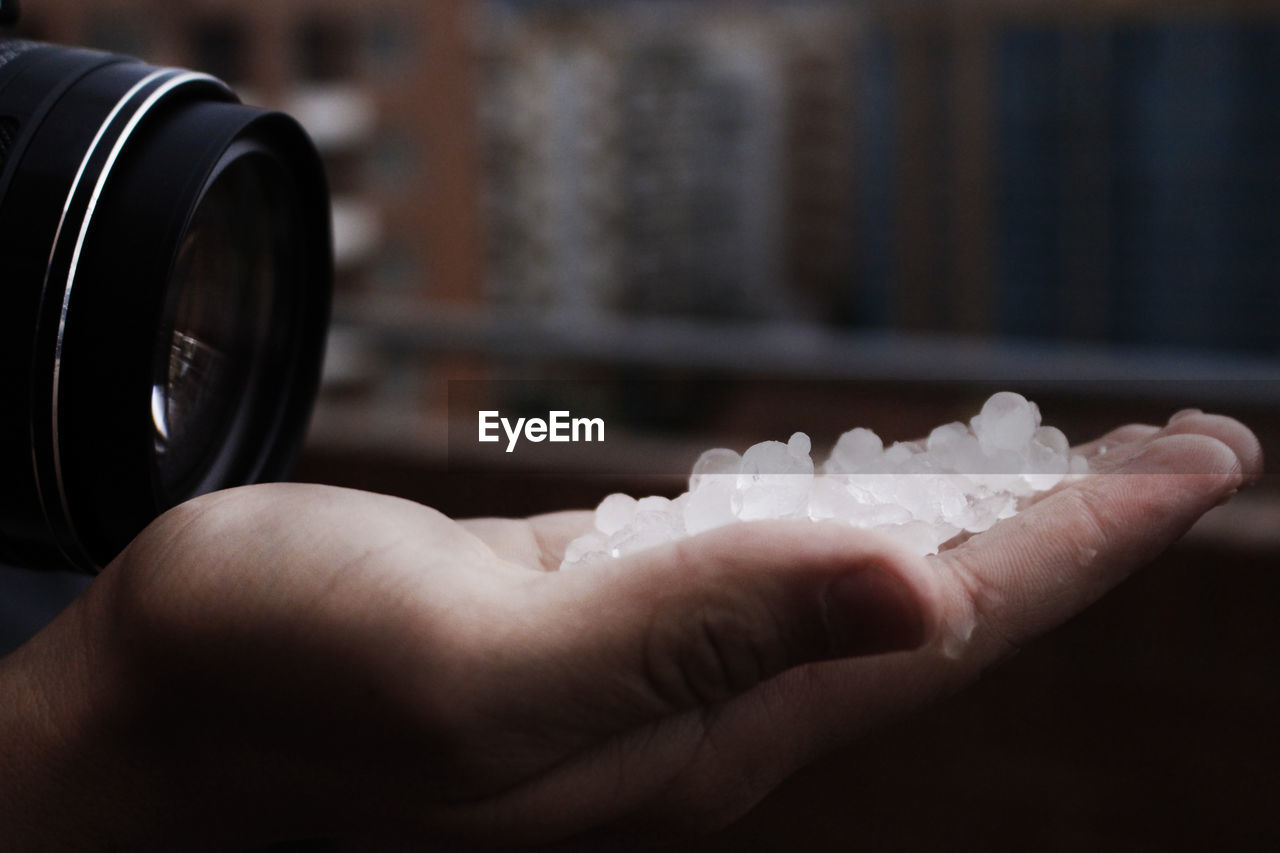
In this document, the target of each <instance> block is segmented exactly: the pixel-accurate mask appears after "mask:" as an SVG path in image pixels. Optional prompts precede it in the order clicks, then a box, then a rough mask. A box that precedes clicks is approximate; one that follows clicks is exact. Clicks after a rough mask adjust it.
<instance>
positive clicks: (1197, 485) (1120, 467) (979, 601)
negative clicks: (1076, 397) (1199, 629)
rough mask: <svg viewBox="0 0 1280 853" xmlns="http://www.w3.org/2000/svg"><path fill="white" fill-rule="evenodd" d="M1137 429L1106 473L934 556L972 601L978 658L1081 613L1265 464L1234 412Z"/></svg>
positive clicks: (1109, 462)
mask: <svg viewBox="0 0 1280 853" xmlns="http://www.w3.org/2000/svg"><path fill="white" fill-rule="evenodd" d="M1135 435H1137V436H1138V437H1137V438H1136V440H1130V441H1129V442H1128V443H1125V444H1122V445H1120V447H1119V452H1117V453H1115V454H1114V455H1110V456H1109V458H1108V459H1107V462H1106V466H1105V470H1103V471H1101V472H1100V473H1096V474H1093V475H1090V476H1086V477H1083V478H1081V479H1079V480H1077V481H1075V482H1073V483H1071V484H1069V485H1067V486H1065V487H1063V488H1062V489H1060V490H1058V491H1057V492H1054V493H1052V494H1050V495H1049V496H1047V497H1046V498H1044V499H1043V500H1041V501H1039V502H1038V503H1036V504H1034V505H1033V506H1031V507H1029V508H1028V509H1026V510H1024V511H1023V512H1022V513H1020V514H1019V515H1017V516H1015V517H1014V518H1011V519H1007V520H1006V521H1003V522H1001V523H1000V524H998V525H996V526H995V527H993V528H992V529H991V530H988V531H987V532H985V533H983V534H981V535H978V536H974V537H973V538H971V539H970V540H968V541H967V542H965V543H964V544H962V545H960V546H958V547H956V548H954V549H952V550H950V551H947V552H945V553H943V554H941V555H939V557H938V558H937V559H938V561H939V565H940V568H942V569H943V570H944V571H945V572H946V573H947V574H948V575H949V576H951V577H954V578H955V580H956V581H957V582H958V583H959V584H960V585H961V586H962V587H963V590H964V592H965V593H966V597H967V599H968V601H969V602H970V603H971V604H972V606H973V608H974V610H975V614H974V615H975V617H976V629H977V633H976V634H975V636H974V638H973V641H974V643H975V644H976V645H977V646H978V648H976V649H974V650H973V651H974V652H975V653H976V654H977V656H978V657H980V658H982V657H986V656H988V655H991V656H996V655H999V654H1001V653H1002V652H1003V651H1006V650H1007V649H1008V648H1009V647H1016V646H1017V645H1019V644H1021V643H1022V642H1024V641H1025V640H1026V639H1028V638H1030V637H1032V636H1035V635H1036V634H1038V633H1041V632H1043V631H1045V630H1048V629H1049V628H1052V627H1054V626H1056V625H1058V624H1060V623H1061V622H1063V621H1065V620H1066V619H1068V618H1070V617H1071V616H1072V615H1074V614H1075V613H1077V612H1079V611H1080V610H1083V609H1084V608H1085V607H1086V606H1088V605H1089V604H1090V603H1092V602H1093V601H1095V600H1096V599H1098V598H1099V597H1101V596H1102V595H1103V594H1104V593H1105V592H1107V591H1108V590H1110V589H1111V588H1112V587H1114V586H1115V585H1116V584H1118V583H1119V582H1120V581H1121V580H1123V579H1124V578H1125V577H1127V576H1128V575H1129V574H1130V573H1131V572H1133V571H1134V570H1135V569H1137V568H1138V567H1140V566H1141V565H1143V564H1145V563H1147V562H1149V561H1151V560H1152V559H1153V558H1155V557H1156V556H1157V555H1158V554H1159V553H1160V552H1161V551H1163V550H1164V549H1165V548H1166V547H1168V546H1169V545H1170V544H1171V543H1172V542H1174V541H1175V540H1176V539H1178V538H1179V537H1181V536H1182V534H1184V533H1185V532H1186V531H1187V530H1188V529H1189V528H1190V527H1191V525H1192V524H1193V523H1194V522H1195V521H1196V519H1198V518H1199V517H1200V516H1201V515H1203V514H1204V513H1205V512H1207V511H1208V510H1210V509H1212V508H1213V507H1214V506H1216V505H1217V504H1219V503H1221V502H1222V501H1223V500H1224V499H1225V498H1227V497H1229V496H1230V495H1231V494H1232V493H1234V492H1235V491H1236V490H1237V489H1239V488H1240V487H1241V486H1242V485H1244V484H1245V483H1246V482H1248V481H1249V480H1251V479H1253V478H1255V477H1256V476H1257V475H1258V474H1259V473H1260V472H1261V469H1262V457H1261V452H1260V450H1259V449H1258V443H1257V439H1256V438H1255V437H1254V436H1253V433H1252V432H1250V431H1249V430H1248V429H1247V428H1245V427H1244V426H1243V425H1241V424H1240V423H1239V422H1237V421H1234V420H1231V419H1230V418H1223V417H1221V416H1215V415H1204V414H1200V413H1196V414H1194V415H1191V416H1184V417H1181V418H1178V419H1176V420H1175V421H1173V422H1171V423H1170V424H1169V425H1167V426H1165V427H1164V428H1163V429H1161V430H1159V431H1158V432H1155V433H1148V434H1147V435H1146V436H1145V437H1142V436H1141V435H1140V434H1137V433H1130V434H1129V435H1128V436H1127V437H1130V438H1131V439H1133V437H1134V436H1135ZM984 647H988V648H984Z"/></svg>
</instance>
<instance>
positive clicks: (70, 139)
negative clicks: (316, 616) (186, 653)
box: [0, 39, 332, 571]
mask: <svg viewBox="0 0 1280 853" xmlns="http://www.w3.org/2000/svg"><path fill="white" fill-rule="evenodd" d="M0 270H3V278H4V282H3V288H0V482H3V483H4V486H3V488H0V561H4V562H9V563H16V564H21V565H29V566H34V567H59V566H62V567H65V566H67V565H72V566H75V567H78V568H80V569H83V570H88V571H93V570H96V569H98V568H100V567H101V566H103V565H105V564H106V563H107V562H109V561H110V559H111V558H112V557H114V556H115V554H117V553H118V552H119V551H120V550H121V549H123V547H124V546H125V545H127V544H128V542H129V541H130V540H131V539H132V538H133V536H135V535H136V534H137V533H138V532H139V531H140V530H141V529H142V528H143V527H145V526H146V524H147V523H149V522H150V521H151V520H152V519H153V518H155V517H156V516H157V515H158V514H160V513H161V512H163V511H164V510H165V509H168V508H169V507H172V506H175V505H177V504H179V503H181V502H183V501H185V500H187V499H189V498H191V497H194V496H196V495H200V494H203V493H206V492H209V491H213V490H216V489H220V488H225V487H229V486H234V485H240V484H244V483H252V482H258V481H261V480H267V479H276V478H279V477H281V476H283V475H284V474H285V473H286V472H287V470H288V468H289V466H290V464H291V463H292V460H293V457H294V455H295V454H296V452H297V449H298V446H299V444H300V442H301V438H302V434H303V432H304V430H305V427H306V423H307V419H308V416H309V414H310V409H311V405H312V403H313V400H314V397H315V393H316V388H317V386H318V382H319V370H320V362H321V355H322V350H323V343H324V333H325V328H326V326H327V323H328V307H329V294H330V289H331V280H332V249H331V237H330V233H329V214H328V197H327V191H326V189H325V184H324V176H323V171H322V168H321V166H320V161H319V157H318V155H317V154H316V152H315V150H314V147H313V146H312V144H311V143H310V140H309V139H308V138H307V136H306V134H305V133H304V132H303V131H302V129H301V128H300V127H299V126H298V125H297V124H296V123H295V122H294V121H293V120H292V119H289V118H288V117H286V116H284V115H282V114H279V113H274V112H270V111H265V110H259V109H254V108H250V107H246V106H244V105H242V104H240V103H238V102H237V101H236V100H235V98H234V96H233V95H232V94H231V93H230V91H229V90H228V89H227V88H226V87H225V86H224V85H223V84H221V83H220V82H218V81H217V80H214V79H213V78H211V77H208V76H206V75H202V74H197V73H193V72H188V71H182V70H179V69H158V68H154V67H151V66H148V65H145V64H143V63H140V62H137V61H134V60H130V59H127V58H124V57H119V56H113V55H108V54H101V53H96V52H92V51H85V50H77V49H70V48H61V47H53V46H49V45H41V44H34V43H30V42H19V41H15V40H5V39H0Z"/></svg>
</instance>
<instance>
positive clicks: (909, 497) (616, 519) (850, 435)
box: [561, 391, 1090, 568]
mask: <svg viewBox="0 0 1280 853" xmlns="http://www.w3.org/2000/svg"><path fill="white" fill-rule="evenodd" d="M812 450H813V447H812V443H811V442H810V440H809V436H808V435H806V434H805V433H803V432H797V433H795V434H793V435H792V436H791V438H790V439H789V440H788V441H787V442H786V443H785V444H784V443H783V442H780V441H766V442H761V443H760V444H757V445H754V446H753V447H751V448H749V449H748V450H747V451H746V452H745V453H743V454H742V455H741V456H739V455H738V454H737V453H736V452H734V451H733V450H726V449H723V448H718V449H715V450H708V451H707V452H706V453H704V454H702V456H701V457H700V458H699V459H698V461H697V463H696V464H695V465H694V467H693V473H692V475H691V476H690V478H689V491H688V492H686V493H685V494H683V495H681V496H680V497H678V498H676V499H675V500H674V501H673V500H668V499H667V498H663V497H648V498H642V499H640V500H639V501H637V500H636V499H635V498H632V497H629V496H627V495H621V494H617V495H610V496H609V497H607V498H605V499H604V501H602V502H601V504H600V506H599V507H598V508H597V509H596V513H595V529H594V530H591V531H589V532H588V533H586V534H584V535H583V536H581V537H579V538H578V539H575V540H574V541H573V542H571V543H570V544H569V547H568V549H567V550H566V551H565V556H564V562H563V563H562V564H561V568H571V567H577V566H586V565H590V564H592V563H595V562H598V561H602V560H608V559H610V558H616V557H623V556H627V555H629V554H633V553H635V552H637V551H641V550H644V549H645V548H652V547H654V546H656V545H661V544H664V543H667V542H672V541H675V540H677V539H681V538H684V537H687V536H697V535H698V534H700V533H705V532H706V531H708V530H714V529H715V528H717V527H723V526H725V525H728V524H733V523H735V522H740V521H756V520H762V519H770V518H802V519H810V520H813V521H826V520H834V521H839V522H842V523H844V524H848V525H851V526H854V527H861V528H867V529H875V530H879V531H881V532H884V533H886V534H888V535H890V536H896V537H897V538H898V539H899V540H900V541H901V542H903V543H904V544H905V545H906V546H907V547H908V548H910V549H912V550H913V551H915V552H917V553H919V554H934V553H937V552H938V550H939V549H940V548H942V547H943V546H945V545H946V544H947V543H948V542H949V541H951V540H952V539H954V538H956V537H957V536H960V535H961V534H964V533H981V532H982V531H984V530H988V529H989V528H991V527H992V526H993V525H995V524H997V523H999V522H1000V521H1001V520H1003V519H1006V518H1011V517H1012V516H1014V515H1015V514H1017V512H1018V510H1019V509H1020V508H1021V507H1023V506H1025V505H1026V503H1027V502H1029V501H1030V500H1031V499H1033V498H1034V497H1035V496H1036V495H1037V494H1038V493H1041V492H1045V491H1047V490H1049V489H1052V488H1054V487H1055V486H1057V485H1058V484H1059V483H1061V482H1062V481H1063V479H1064V478H1066V477H1068V476H1080V475H1084V474H1087V473H1089V470H1090V468H1089V462H1088V460H1087V459H1085V458H1084V457H1082V456H1079V455H1073V454H1072V453H1071V449H1070V445H1069V444H1068V442H1067V437H1066V436H1065V435H1063V434H1062V431H1061V430H1059V429H1056V428H1054V427H1046V426H1042V425H1041V423H1040V409H1039V407H1037V406H1036V404H1035V403H1032V402H1030V401H1028V400H1027V399H1026V398H1025V397H1023V396H1021V395H1019V394H1014V393H1012V392H1007V391H1006V392H1001V393H999V394H996V395H994V396H992V397H991V398H990V399H989V400H987V401H986V403H985V404H984V405H983V407H982V410H981V412H979V413H978V414H977V415H975V416H974V417H973V419H972V420H970V422H969V423H968V424H964V423H960V422H956V423H950V424H944V425H943V426H940V427H938V428H937V429H935V430H933V432H931V433H930V434H929V436H928V438H927V439H926V440H924V441H907V442H897V443H896V444H893V445H891V446H889V447H887V448H886V447H885V445H884V442H883V441H882V440H881V438H880V436H878V435H876V434H875V433H874V432H872V431H871V430H868V429H862V428H858V429H853V430H850V431H848V432H846V433H845V434H844V435H842V436H840V439H839V440H838V441H837V442H836V444H835V447H834V448H832V451H831V455H830V457H829V458H828V459H827V460H826V461H825V462H823V463H822V464H821V465H819V466H816V471H817V473H815V465H814V462H813V459H812V457H811V455H810V454H811V453H812Z"/></svg>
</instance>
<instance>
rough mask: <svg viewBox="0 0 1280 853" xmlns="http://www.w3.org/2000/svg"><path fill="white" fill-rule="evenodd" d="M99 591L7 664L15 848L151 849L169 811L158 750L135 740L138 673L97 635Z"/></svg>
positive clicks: (0, 778)
mask: <svg viewBox="0 0 1280 853" xmlns="http://www.w3.org/2000/svg"><path fill="white" fill-rule="evenodd" d="M94 586H95V587H97V586H99V584H95V585H94ZM95 592H99V593H100V592H101V590H95V589H92V588H91V590H90V591H89V592H88V593H86V594H85V595H84V596H82V597H81V599H80V600H78V601H76V602H75V603H73V604H72V605H71V607H69V608H68V609H67V611H66V612H64V613H63V614H61V615H60V616H59V617H58V618H57V619H55V620H54V621H53V623H51V624H50V625H49V626H47V627H46V628H45V629H44V630H43V631H41V632H40V633H39V634H38V635H36V636H35V637H34V638H32V640H31V641H30V642H28V643H27V644H26V645H24V646H23V647H21V648H20V649H18V650H17V651H15V652H14V653H12V654H11V655H9V656H8V657H6V658H4V659H3V660H0V696H2V697H3V701H0V848H3V849H5V850H14V851H22V850H61V849H85V848H92V849H97V848H121V849H129V848H135V847H138V846H144V845H145V839H146V837H147V834H148V832H149V831H150V830H151V829H152V828H153V827H154V824H155V821H156V820H157V818H158V816H159V815H162V814H164V813H165V809H164V805H165V803H164V786H163V784H160V783H159V780H160V778H161V777H162V776H163V775H164V774H163V772H162V770H161V768H159V767H157V766H155V764H154V758H155V755H156V754H155V752H154V751H152V750H147V749H139V748H137V746H138V744H136V743H135V742H134V741H135V738H136V734H137V732H138V730H139V726H138V721H139V713H138V712H139V710H140V708H141V705H140V703H139V702H138V700H137V696H138V691H137V690H136V689H135V684H134V681H135V680H136V673H134V672H133V671H132V669H131V667H130V666H129V664H128V661H127V660H126V659H125V657H124V656H123V655H121V654H120V653H119V650H118V649H116V648H114V644H113V643H112V638H111V637H110V636H109V635H107V634H104V633H103V632H102V631H99V630H95V627H98V626H95V625H94V622H95V618H94V615H93V613H94V610H95V607H94V601H93V600H94V599H100V598H101V597H102V596H101V595H95V594H94V593H95Z"/></svg>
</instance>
